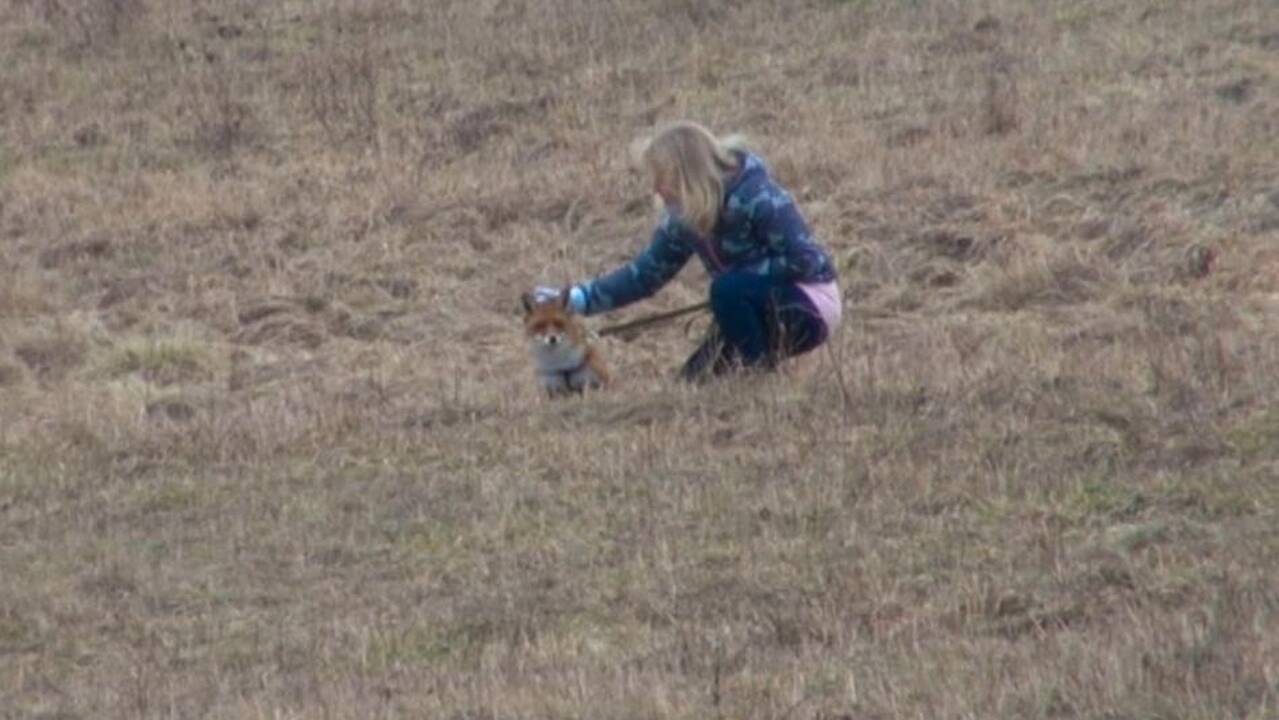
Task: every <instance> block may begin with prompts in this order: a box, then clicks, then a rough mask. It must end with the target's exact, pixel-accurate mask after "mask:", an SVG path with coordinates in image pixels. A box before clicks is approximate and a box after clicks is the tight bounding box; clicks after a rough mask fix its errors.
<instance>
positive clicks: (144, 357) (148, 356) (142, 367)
mask: <svg viewBox="0 0 1279 720" xmlns="http://www.w3.org/2000/svg"><path fill="white" fill-rule="evenodd" d="M214 365H215V362H214V358H213V355H212V351H211V350H210V348H209V347H208V346H206V345H204V344H202V343H200V342H199V341H197V340H186V339H163V340H157V339H141V340H132V341H127V342H125V343H123V344H121V345H120V346H119V347H117V348H116V349H115V350H114V352H113V353H112V354H111V356H110V357H109V358H108V359H107V361H106V363H105V368H104V373H105V374H106V375H107V376H108V377H111V378H119V377H124V376H126V375H139V376H141V377H142V379H144V380H146V381H147V382H150V383H154V384H156V385H161V386H163V385H173V384H176V383H190V382H204V381H208V380H211V379H213V376H214Z"/></svg>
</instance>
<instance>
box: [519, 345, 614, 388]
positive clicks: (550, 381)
mask: <svg viewBox="0 0 1279 720" xmlns="http://www.w3.org/2000/svg"><path fill="white" fill-rule="evenodd" d="M533 363H534V365H535V366H536V367H537V379H538V382H540V383H541V385H542V388H543V389H544V390H546V391H547V392H551V393H556V392H567V391H577V390H581V389H583V388H586V387H590V386H595V385H599V384H600V378H599V377H598V376H596V374H595V371H594V370H593V369H591V367H590V366H589V365H588V364H586V348H583V347H574V346H573V345H572V344H571V343H567V342H563V341H562V340H561V341H558V342H554V343H550V342H546V341H545V340H544V339H541V338H535V339H534V340H533Z"/></svg>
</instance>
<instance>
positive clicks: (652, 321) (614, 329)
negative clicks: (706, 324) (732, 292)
mask: <svg viewBox="0 0 1279 720" xmlns="http://www.w3.org/2000/svg"><path fill="white" fill-rule="evenodd" d="M710 306H711V304H710V303H709V302H702V303H698V304H696V305H689V306H688V307H683V308H680V309H678V310H671V311H669V312H664V313H657V314H656V315H649V316H648V317H642V318H639V319H636V320H631V321H630V322H624V323H621V324H619V325H610V326H609V327H606V328H601V329H600V330H599V331H597V332H596V333H595V334H596V335H599V336H600V337H608V336H609V335H620V334H622V333H626V332H632V331H635V330H642V329H644V328H646V327H649V326H650V325H658V324H660V323H664V322H666V321H668V320H674V319H675V318H677V317H683V316H684V315H689V314H692V313H695V312H701V311H702V310H705V309H707V308H709V307H710Z"/></svg>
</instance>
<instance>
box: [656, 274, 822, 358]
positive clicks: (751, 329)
mask: <svg viewBox="0 0 1279 720" xmlns="http://www.w3.org/2000/svg"><path fill="white" fill-rule="evenodd" d="M711 312H712V313H713V314H714V316H715V327H714V328H712V329H711V332H710V334H709V335H708V337H707V338H706V339H705V341H703V342H702V345H701V346H700V347H698V348H697V350H696V351H695V352H694V353H693V354H692V356H690V357H689V359H688V360H687V361H686V362H685V363H684V368H683V369H682V370H681V371H680V376H681V377H682V378H684V379H685V380H697V379H700V378H703V377H705V376H707V375H719V374H721V373H724V372H727V371H729V370H732V369H734V368H736V367H738V366H744V367H748V368H760V369H766V370H771V369H773V368H774V367H776V366H777V363H779V362H780V361H781V360H783V359H785V358H787V357H791V356H794V355H800V354H802V353H806V352H808V351H809V350H812V349H813V348H815V347H817V346H818V345H821V344H822V343H823V342H824V341H825V340H826V323H824V322H823V321H822V318H821V316H820V315H819V314H818V312H817V308H815V307H813V303H812V301H811V300H809V299H808V295H807V294H805V293H804V291H803V290H801V289H799V286H797V285H795V284H794V283H780V284H779V283H776V282H774V281H772V280H770V279H768V278H766V277H762V276H760V275H754V274H752V273H744V272H726V273H724V274H723V275H720V276H719V277H717V278H715V280H713V281H712V282H711Z"/></svg>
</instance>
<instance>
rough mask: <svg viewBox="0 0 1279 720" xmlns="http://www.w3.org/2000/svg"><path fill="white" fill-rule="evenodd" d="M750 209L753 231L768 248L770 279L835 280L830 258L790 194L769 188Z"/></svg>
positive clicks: (752, 203)
mask: <svg viewBox="0 0 1279 720" xmlns="http://www.w3.org/2000/svg"><path fill="white" fill-rule="evenodd" d="M749 212H750V222H751V227H752V231H753V233H754V234H755V236H756V237H757V238H759V240H760V241H761V242H763V243H764V244H765V245H766V247H767V248H768V256H769V262H768V269H767V274H768V276H769V278H771V279H772V280H773V281H775V282H814V281H824V280H831V279H834V267H833V265H832V263H831V261H830V257H829V256H828V255H827V254H826V251H825V250H823V249H822V247H821V246H820V245H818V244H817V243H816V242H815V241H814V240H813V238H812V236H811V235H810V234H809V230H808V224H807V223H806V222H804V218H803V216H802V215H800V213H799V208H798V207H796V206H795V201H794V199H793V198H791V196H790V194H789V193H787V192H786V191H784V190H782V189H781V188H778V187H775V186H773V187H768V188H766V189H764V190H763V191H761V192H760V194H759V195H757V196H756V197H755V198H754V200H753V201H752V202H751V205H750V211H749Z"/></svg>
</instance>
